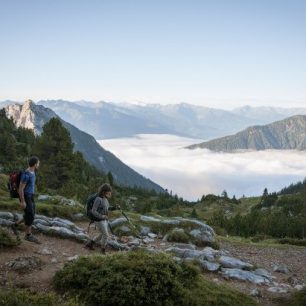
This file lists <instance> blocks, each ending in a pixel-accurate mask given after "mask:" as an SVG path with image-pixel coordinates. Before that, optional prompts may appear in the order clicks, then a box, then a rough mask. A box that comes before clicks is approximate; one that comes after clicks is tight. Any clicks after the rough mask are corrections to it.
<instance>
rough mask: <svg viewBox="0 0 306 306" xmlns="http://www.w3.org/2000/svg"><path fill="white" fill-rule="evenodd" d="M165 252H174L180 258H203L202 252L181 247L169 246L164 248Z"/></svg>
mask: <svg viewBox="0 0 306 306" xmlns="http://www.w3.org/2000/svg"><path fill="white" fill-rule="evenodd" d="M165 251H166V252H171V253H174V254H175V255H176V256H178V257H181V258H199V259H204V254H203V252H201V251H198V250H189V249H181V248H177V247H170V248H168V249H166V250H165Z"/></svg>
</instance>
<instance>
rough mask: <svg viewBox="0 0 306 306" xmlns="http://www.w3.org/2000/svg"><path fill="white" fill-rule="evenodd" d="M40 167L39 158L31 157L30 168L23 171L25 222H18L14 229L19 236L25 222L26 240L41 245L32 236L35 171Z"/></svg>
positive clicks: (21, 184) (21, 179)
mask: <svg viewBox="0 0 306 306" xmlns="http://www.w3.org/2000/svg"><path fill="white" fill-rule="evenodd" d="M38 167H39V159H38V157H37V156H31V157H30V158H29V160H28V168H27V169H26V170H25V171H22V173H21V177H20V184H19V189H18V193H19V200H20V206H21V208H22V209H23V210H24V216H23V220H19V221H16V222H15V223H14V224H13V225H12V229H13V231H14V233H15V234H16V235H18V230H17V227H18V225H19V224H20V223H22V222H24V224H25V226H26V234H25V237H24V239H25V240H28V241H30V242H35V243H38V244H40V242H39V240H38V239H37V238H36V237H35V236H34V235H33V234H32V224H33V221H34V217H35V202H34V193H35V179H36V175H35V171H36V170H37V168H38Z"/></svg>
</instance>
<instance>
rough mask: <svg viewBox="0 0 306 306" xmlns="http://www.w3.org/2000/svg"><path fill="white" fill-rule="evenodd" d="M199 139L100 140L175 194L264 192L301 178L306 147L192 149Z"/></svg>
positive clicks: (305, 167) (195, 196)
mask: <svg viewBox="0 0 306 306" xmlns="http://www.w3.org/2000/svg"><path fill="white" fill-rule="evenodd" d="M197 142H198V140H195V139H190V138H182V137H177V136H173V135H137V136H135V137H133V138H119V139H118V138H117V139H107V140H102V141H99V143H100V144H101V145H102V146H103V147H104V148H105V149H107V150H109V151H111V152H112V153H114V154H115V155H116V156H117V157H119V158H120V159H121V160H122V161H123V162H124V163H126V164H127V165H129V166H130V167H132V168H133V169H135V170H136V171H137V172H139V173H141V174H142V175H144V176H145V177H148V178H150V179H151V180H153V181H154V182H156V183H158V184H160V185H161V186H163V187H164V188H167V189H168V190H172V192H173V193H176V194H178V195H179V196H181V197H183V198H185V199H188V200H196V199H198V198H200V197H201V196H202V195H203V194H208V193H215V194H220V193H221V192H222V191H223V190H224V189H225V190H226V191H227V192H228V194H229V195H230V196H232V195H234V194H235V195H236V196H237V197H241V196H242V195H246V196H252V195H260V194H262V192H263V189H264V188H265V187H267V188H268V190H269V191H270V192H272V191H278V190H280V189H281V188H283V187H285V186H287V185H289V184H291V183H292V182H296V181H299V180H302V179H303V178H304V177H305V176H306V175H305V174H306V158H305V157H306V152H303V151H279V150H268V151H259V152H239V153H215V152H211V151H209V150H205V149H197V150H187V149H184V147H185V146H188V145H190V144H194V143H197Z"/></svg>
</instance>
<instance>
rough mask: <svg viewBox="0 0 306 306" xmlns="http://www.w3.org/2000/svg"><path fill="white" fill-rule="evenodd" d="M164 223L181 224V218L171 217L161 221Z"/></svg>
mask: <svg viewBox="0 0 306 306" xmlns="http://www.w3.org/2000/svg"><path fill="white" fill-rule="evenodd" d="M161 223H162V224H169V225H179V224H180V223H181V221H180V220H171V219H166V220H162V221H161Z"/></svg>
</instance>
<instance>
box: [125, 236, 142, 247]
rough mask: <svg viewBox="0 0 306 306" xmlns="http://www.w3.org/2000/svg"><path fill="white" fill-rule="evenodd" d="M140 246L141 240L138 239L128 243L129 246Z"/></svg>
mask: <svg viewBox="0 0 306 306" xmlns="http://www.w3.org/2000/svg"><path fill="white" fill-rule="evenodd" d="M139 245H140V240H139V239H138V238H135V239H133V240H131V241H130V242H128V246H139Z"/></svg>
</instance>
